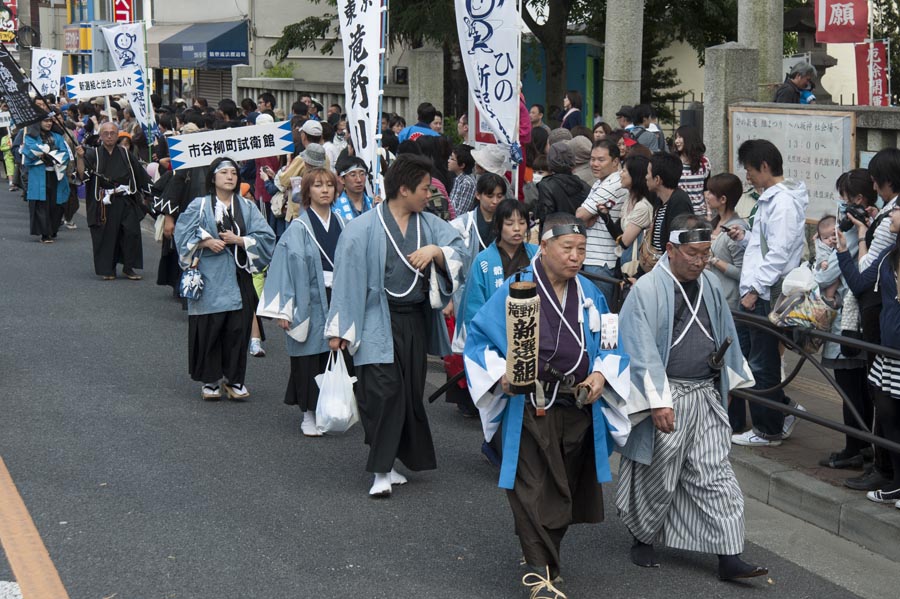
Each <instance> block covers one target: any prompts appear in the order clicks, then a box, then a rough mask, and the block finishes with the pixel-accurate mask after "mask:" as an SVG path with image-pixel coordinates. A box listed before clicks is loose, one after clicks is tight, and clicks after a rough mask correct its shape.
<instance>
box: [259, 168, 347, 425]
mask: <svg viewBox="0 0 900 599" xmlns="http://www.w3.org/2000/svg"><path fill="white" fill-rule="evenodd" d="M336 183H337V179H336V177H335V176H334V173H332V172H331V171H330V170H328V169H324V168H315V169H310V170H308V171H307V172H306V174H304V175H303V181H302V183H301V184H300V206H301V208H302V209H303V212H301V213H300V216H299V217H298V218H296V219H294V220H293V221H292V222H291V224H290V226H289V227H288V228H287V231H285V232H284V234H283V235H282V236H281V239H279V240H278V244H277V245H276V246H275V253H274V255H273V256H272V264H270V265H269V270H268V271H267V273H266V284H265V287H263V291H262V296H261V297H260V298H259V308H258V309H257V311H256V313H257V314H259V315H260V316H267V317H269V318H274V319H276V321H277V322H278V324H279V325H280V326H281V328H282V329H284V332H285V340H286V342H287V353H288V355H289V356H290V357H291V376H290V380H289V381H288V386H287V391H285V394H284V403H286V404H288V405H296V406H299V407H300V411H301V412H302V413H303V421H302V422H301V423H300V430H301V431H302V432H303V434H304V435H306V436H307V437H318V436H320V435H321V433H320V432H319V431H318V429H316V405H317V404H318V399H319V386H318V385H317V384H316V379H315V377H316V375H319V374H322V373H323V372H325V368H326V366H327V363H328V355H329V353H330V352H329V349H328V340H327V339H325V337H324V336H323V335H322V333H323V331H324V330H325V316H326V315H327V314H328V304H329V302H330V301H331V285H332V282H333V280H334V261H335V251H336V250H337V244H338V238H339V237H340V235H341V232H342V231H343V229H344V220H343V219H342V218H341V217H340V216H339V215H338V214H337V213H333V212H332V204H333V203H334V195H335V186H336Z"/></svg>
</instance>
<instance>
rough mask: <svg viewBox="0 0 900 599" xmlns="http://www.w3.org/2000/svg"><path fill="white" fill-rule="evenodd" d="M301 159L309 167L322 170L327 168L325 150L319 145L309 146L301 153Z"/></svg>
mask: <svg viewBox="0 0 900 599" xmlns="http://www.w3.org/2000/svg"><path fill="white" fill-rule="evenodd" d="M300 158H302V159H303V162H305V163H306V164H308V165H309V166H312V167H316V168H322V167H324V166H325V148H323V147H322V146H320V145H319V144H309V145H308V146H306V149H305V150H303V151H302V152H300Z"/></svg>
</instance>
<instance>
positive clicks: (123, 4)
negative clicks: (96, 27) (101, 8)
mask: <svg viewBox="0 0 900 599" xmlns="http://www.w3.org/2000/svg"><path fill="white" fill-rule="evenodd" d="M134 2H135V0H114V4H113V20H114V21H115V22H116V23H130V22H131V21H133V20H134Z"/></svg>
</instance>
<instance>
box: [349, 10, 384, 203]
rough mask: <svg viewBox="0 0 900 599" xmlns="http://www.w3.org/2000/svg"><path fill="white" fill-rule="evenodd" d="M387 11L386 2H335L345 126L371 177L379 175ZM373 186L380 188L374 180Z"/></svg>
mask: <svg viewBox="0 0 900 599" xmlns="http://www.w3.org/2000/svg"><path fill="white" fill-rule="evenodd" d="M386 11H387V2H386V0H338V19H339V21H340V26H341V40H342V42H343V50H344V96H345V98H346V100H345V103H346V109H347V125H348V127H349V128H350V138H351V139H352V140H353V149H354V150H355V153H356V155H357V156H359V157H360V158H362V160H363V161H364V162H365V163H366V166H367V167H368V168H369V173H372V174H373V176H374V174H375V173H377V172H378V145H379V144H378V140H377V139H376V135H377V133H378V125H379V123H380V122H381V94H382V78H381V61H382V58H383V56H384V31H383V27H384V17H385V15H386ZM376 186H380V183H379V182H377V181H376Z"/></svg>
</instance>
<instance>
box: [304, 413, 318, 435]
mask: <svg viewBox="0 0 900 599" xmlns="http://www.w3.org/2000/svg"><path fill="white" fill-rule="evenodd" d="M300 431H301V432H302V433H303V435H304V436H305V437H321V436H322V433H320V432H319V429H317V428H316V413H315V412H313V411H306V412H303V422H301V423H300Z"/></svg>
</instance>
